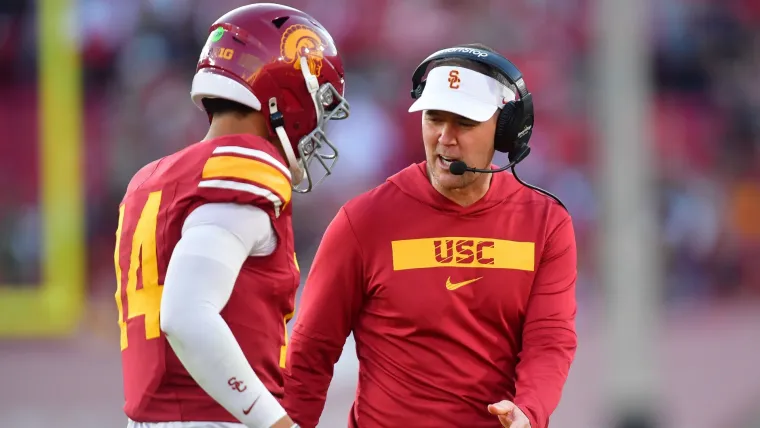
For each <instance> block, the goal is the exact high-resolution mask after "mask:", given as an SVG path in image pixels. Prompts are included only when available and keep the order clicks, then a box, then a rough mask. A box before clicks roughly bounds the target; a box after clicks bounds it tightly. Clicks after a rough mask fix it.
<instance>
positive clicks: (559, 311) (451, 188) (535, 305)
mask: <svg viewBox="0 0 760 428" xmlns="http://www.w3.org/2000/svg"><path fill="white" fill-rule="evenodd" d="M428 69H429V70H428ZM425 72H427V78H426V79H425V80H422V77H423V75H424V74H425ZM412 80H413V89H412V93H413V97H414V98H416V99H417V101H416V102H415V103H414V104H413V105H412V107H411V108H410V111H423V113H422V140H423V143H424V147H425V154H426V160H425V161H423V162H420V163H419V164H413V165H411V166H409V167H407V168H406V169H404V170H402V171H400V172H399V173H397V174H395V175H394V176H392V177H390V178H389V179H388V180H387V181H386V182H385V183H384V184H382V185H380V186H378V187H377V188H375V189H373V190H371V191H369V192H367V193H365V194H363V195H360V196H358V197H356V198H354V199H353V200H351V201H349V202H348V203H346V204H345V205H344V206H343V207H342V208H341V209H340V211H339V212H338V214H337V215H336V217H335V218H334V219H333V221H332V222H331V224H330V225H329V227H328V229H327V231H326V232H325V235H324V237H323V239H322V242H321V244H320V247H319V249H318V251H317V254H316V257H315V259H314V262H313V264H312V266H311V270H310V272H309V276H308V278H307V280H306V284H305V286H304V292H303V295H302V298H301V302H300V314H299V317H298V319H297V321H296V325H295V326H294V329H293V335H292V338H291V342H290V346H289V355H288V360H287V370H286V375H285V377H286V379H285V391H286V393H285V400H284V405H285V409H286V410H287V411H288V413H289V414H290V415H291V416H292V417H293V419H294V420H295V421H296V422H297V423H299V424H300V425H301V426H302V427H306V428H314V427H315V426H316V425H317V422H318V420H319V417H320V414H321V412H322V409H323V406H324V402H325V396H326V393H327V390H328V386H329V384H330V381H331V378H332V374H333V365H334V363H335V362H336V361H338V359H339V356H340V354H341V351H342V350H343V346H344V343H345V340H346V337H347V336H348V334H349V333H351V332H353V334H354V338H355V340H356V352H357V356H358V358H359V385H358V388H357V390H356V398H355V401H354V404H353V407H352V409H351V413H350V416H349V418H348V419H349V421H348V422H349V426H350V427H351V428H357V427H361V428H379V427H415V428H423V427H430V428H448V427H451V428H455V427H456V428H459V427H468V428H494V427H498V426H504V427H509V428H546V427H547V426H548V423H549V416H550V415H551V413H552V412H553V411H554V409H555V407H556V406H557V404H558V402H559V399H560V394H561V391H562V388H563V386H564V383H565V380H566V377H567V374H568V370H569V368H570V364H571V362H572V360H573V357H574V354H575V349H576V342H577V338H576V334H575V324H574V321H575V312H576V302H575V281H576V247H575V237H574V234H573V225H572V221H571V218H570V215H569V214H568V212H567V211H566V210H565V209H564V208H563V206H562V203H561V202H560V201H559V199H555V197H554V196H553V195H551V194H549V193H548V192H544V191H542V190H541V189H538V188H535V187H533V186H530V185H525V183H523V182H521V181H520V180H519V178H517V175H513V174H509V173H498V172H499V171H503V170H505V169H507V168H509V167H510V166H512V167H513V166H514V165H515V164H516V163H517V162H519V161H520V160H521V159H522V158H524V157H525V156H526V155H527V153H528V139H529V137H530V133H531V130H532V127H533V109H532V97H531V95H530V93H529V92H528V91H527V87H526V85H525V82H524V81H523V79H522V76H521V75H520V73H519V71H518V70H517V68H516V67H514V65H512V64H511V63H510V62H509V61H508V60H507V59H506V58H504V57H502V56H501V55H499V54H498V53H496V52H494V51H493V50H491V49H489V48H487V47H484V46H478V45H476V46H472V45H470V46H456V47H453V48H450V49H444V50H442V51H439V52H436V53H434V54H433V55H431V56H430V57H428V58H427V59H426V60H425V61H423V62H422V64H420V66H419V67H418V69H417V71H416V72H415V73H414V77H413V79H412ZM495 150H499V151H501V152H505V153H508V155H509V159H510V164H509V165H507V166H505V167H503V168H496V166H495V165H493V163H492V161H493V157H494V152H495ZM512 171H513V173H514V169H512Z"/></svg>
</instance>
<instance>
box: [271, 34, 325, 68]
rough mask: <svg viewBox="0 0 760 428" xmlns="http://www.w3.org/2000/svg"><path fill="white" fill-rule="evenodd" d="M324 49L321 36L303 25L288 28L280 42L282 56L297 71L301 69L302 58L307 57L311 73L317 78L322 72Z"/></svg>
mask: <svg viewBox="0 0 760 428" xmlns="http://www.w3.org/2000/svg"><path fill="white" fill-rule="evenodd" d="M323 49H324V48H323V44H322V39H321V38H320V37H319V35H317V33H316V32H314V30H312V29H311V28H309V27H307V26H305V25H303V24H296V25H291V26H290V27H288V29H287V30H285V33H283V35H282V40H281V41H280V56H282V57H283V58H284V59H285V61H287V62H288V63H289V64H293V67H295V69H296V70H300V69H301V57H306V61H307V63H308V64H309V71H311V74H313V75H315V76H319V72H320V71H321V70H322V59H323V58H324V54H323V53H322V50H323Z"/></svg>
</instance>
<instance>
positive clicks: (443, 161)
mask: <svg viewBox="0 0 760 428" xmlns="http://www.w3.org/2000/svg"><path fill="white" fill-rule="evenodd" d="M458 160H459V159H457V158H452V157H448V156H442V155H438V163H439V164H440V165H441V167H442V168H444V169H449V167H450V166H451V163H452V162H455V161H458Z"/></svg>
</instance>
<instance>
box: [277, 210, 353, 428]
mask: <svg viewBox="0 0 760 428" xmlns="http://www.w3.org/2000/svg"><path fill="white" fill-rule="evenodd" d="M363 290H364V273H363V262H362V255H361V250H360V247H359V241H358V239H357V237H356V235H355V234H354V230H353V229H352V226H351V222H350V220H349V217H348V215H347V213H346V211H345V209H344V208H341V210H340V211H339V212H338V214H337V215H336V217H335V218H334V219H333V221H332V222H331V223H330V225H329V226H328V228H327V230H326V231H325V235H324V236H323V238H322V242H321V243H320V246H319V249H318V250H317V254H316V256H315V258H314V262H313V264H312V266H311V269H310V271H309V276H308V278H307V280H306V284H305V288H304V291H303V295H302V297H301V301H300V305H299V306H300V308H299V311H298V316H297V318H296V324H295V326H294V328H293V334H292V336H291V339H290V344H289V345H288V357H287V368H286V370H285V399H284V400H283V405H284V406H285V409H286V410H287V411H288V414H289V415H290V416H291V417H292V418H293V420H294V421H296V422H297V423H298V424H299V425H300V426H302V427H304V428H313V427H315V426H316V425H317V423H318V422H319V417H320V415H321V414H322V410H323V408H324V404H325V398H326V397H327V390H328V387H329V385H330V381H331V380H332V376H333V367H334V365H335V363H336V362H337V361H338V359H339V358H340V354H341V352H342V350H343V346H344V345H345V343H346V337H347V336H348V334H349V333H350V332H351V330H352V327H353V323H354V320H355V319H356V316H357V314H358V312H359V310H360V308H361V304H362V301H363V294H364V293H363Z"/></svg>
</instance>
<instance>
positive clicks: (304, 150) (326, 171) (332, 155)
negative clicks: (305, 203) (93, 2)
mask: <svg viewBox="0 0 760 428" xmlns="http://www.w3.org/2000/svg"><path fill="white" fill-rule="evenodd" d="M316 99H317V103H316V104H317V112H318V117H319V120H318V123H317V127H316V128H314V130H313V131H311V132H310V133H309V134H307V135H305V136H304V137H302V138H301V140H300V141H299V142H298V154H299V162H300V163H301V167H302V168H303V169H304V178H305V179H306V182H305V186H301V185H300V183H298V184H297V185H296V186H294V187H293V190H294V191H296V192H299V193H307V192H309V191H311V189H312V188H313V187H315V186H317V185H319V184H320V183H321V182H322V181H323V180H324V179H325V178H327V177H328V176H329V175H331V174H332V170H333V167H334V166H335V163H336V162H337V160H338V149H337V147H335V145H334V144H333V143H332V142H330V139H329V138H327V133H326V126H327V124H328V123H329V121H331V120H343V119H346V118H347V117H348V116H349V114H350V111H349V105H348V102H347V101H346V99H345V98H343V96H342V95H340V94H339V93H338V91H337V90H336V89H335V87H333V85H332V84H331V83H326V84H324V85H322V87H320V88H319V91H318V92H317V94H316ZM315 161H316V162H315ZM302 183H303V182H302Z"/></svg>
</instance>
